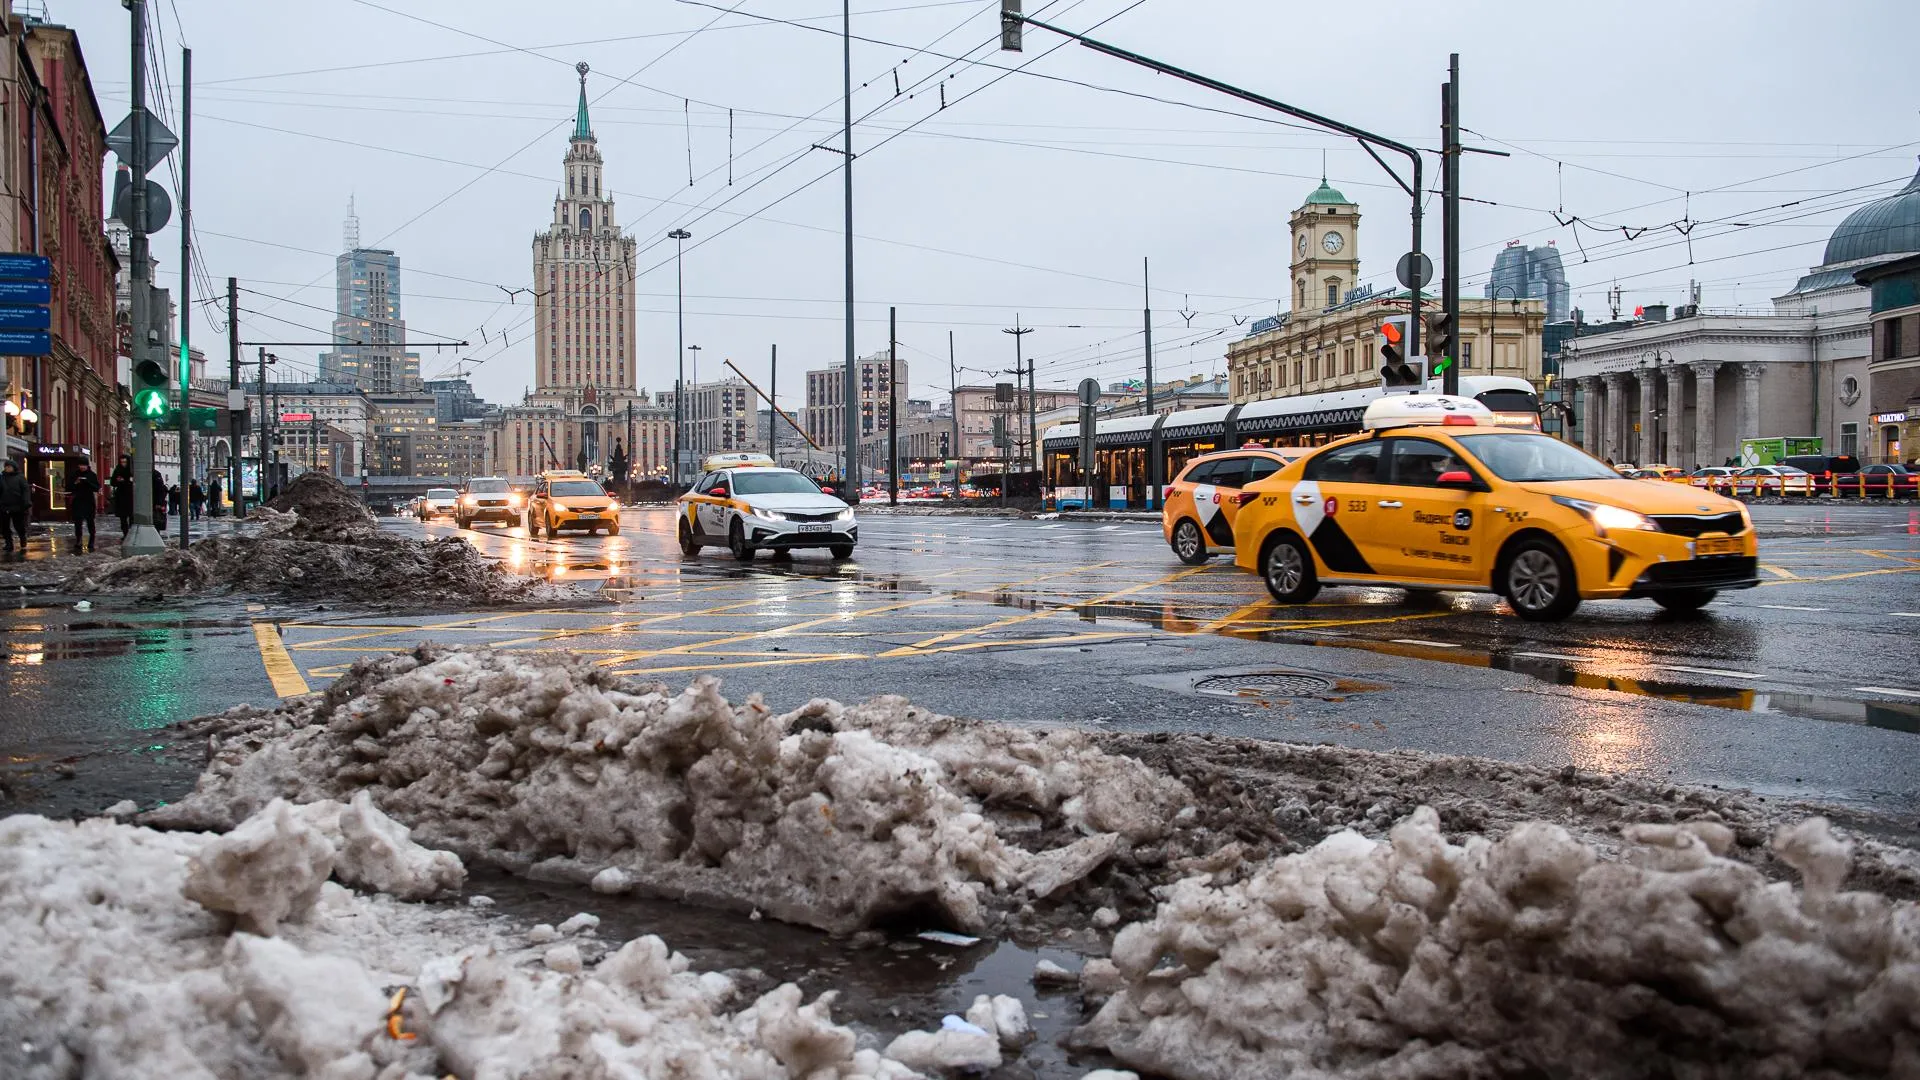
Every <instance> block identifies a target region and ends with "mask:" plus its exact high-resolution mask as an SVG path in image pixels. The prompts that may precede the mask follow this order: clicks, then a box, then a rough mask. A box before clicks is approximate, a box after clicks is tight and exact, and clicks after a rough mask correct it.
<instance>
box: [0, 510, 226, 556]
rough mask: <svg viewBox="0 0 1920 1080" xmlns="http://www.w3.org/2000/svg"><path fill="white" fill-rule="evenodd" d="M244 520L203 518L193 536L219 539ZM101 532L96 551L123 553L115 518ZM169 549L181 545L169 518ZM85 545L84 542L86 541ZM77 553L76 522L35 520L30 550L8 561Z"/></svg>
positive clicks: (104, 521)
mask: <svg viewBox="0 0 1920 1080" xmlns="http://www.w3.org/2000/svg"><path fill="white" fill-rule="evenodd" d="M239 521H240V519H238V518H235V517H232V516H227V517H220V518H205V517H203V518H201V519H200V520H199V521H196V522H194V523H193V525H192V528H191V531H190V536H191V538H192V539H193V540H195V541H199V540H204V539H206V538H207V537H209V536H218V535H221V534H223V533H230V532H233V531H234V529H235V526H236V524H237V523H238V522H239ZM94 524H95V525H97V526H98V527H99V528H98V532H97V533H96V534H95V540H94V550H95V551H96V552H98V553H99V554H102V555H107V554H112V555H118V554H120V522H119V520H118V519H117V518H115V517H113V516H112V515H110V514H109V515H106V516H103V517H99V518H95V519H94ZM162 539H163V540H164V541H165V542H166V545H167V546H168V547H179V546H180V520H179V519H178V518H171V517H170V518H168V519H167V532H166V535H165V536H163V537H162ZM83 542H84V541H83ZM72 554H74V540H73V523H72V522H69V521H62V520H60V519H58V518H55V519H53V520H49V521H35V522H33V523H32V524H31V525H29V526H28V527H27V548H26V551H25V552H24V553H22V552H21V551H20V549H19V547H18V546H17V545H16V546H15V548H14V551H13V555H12V556H11V558H10V559H9V560H7V561H11V562H15V563H19V562H35V561H38V560H41V559H51V558H54V557H55V556H67V555H72Z"/></svg>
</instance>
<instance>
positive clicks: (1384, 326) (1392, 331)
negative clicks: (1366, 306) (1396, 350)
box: [1380, 322, 1404, 345]
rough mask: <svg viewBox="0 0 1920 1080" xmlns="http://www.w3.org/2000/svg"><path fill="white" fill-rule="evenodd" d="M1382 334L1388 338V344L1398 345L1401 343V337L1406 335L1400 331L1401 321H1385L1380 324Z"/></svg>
mask: <svg viewBox="0 0 1920 1080" xmlns="http://www.w3.org/2000/svg"><path fill="white" fill-rule="evenodd" d="M1380 336H1381V337H1383V338H1386V339H1387V344H1389V345H1398V344H1400V339H1401V337H1403V336H1404V335H1402V334H1401V333H1400V324H1399V323H1397V322H1384V323H1381V324H1380Z"/></svg>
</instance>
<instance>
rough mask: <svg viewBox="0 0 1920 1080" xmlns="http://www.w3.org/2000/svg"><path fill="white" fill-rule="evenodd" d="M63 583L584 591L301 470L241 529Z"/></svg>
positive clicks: (375, 594) (95, 568) (473, 600)
mask: <svg viewBox="0 0 1920 1080" xmlns="http://www.w3.org/2000/svg"><path fill="white" fill-rule="evenodd" d="M62 587H63V588H64V589H66V590H68V591H70V592H84V593H91V592H116V593H147V594H154V593H158V594H166V595H177V594H182V593H200V592H216V591H218V592H239V593H271V594H275V595H279V596H284V597H288V598H296V599H321V600H328V599H331V600H342V601H348V602H364V603H390V604H436V603H466V604H510V603H561V602H570V601H580V600H585V599H590V594H587V593H585V592H583V591H581V590H580V589H578V588H576V587H574V586H570V585H553V584H549V583H547V582H544V581H541V580H539V579H537V578H530V577H522V576H520V575H516V574H512V573H509V572H507V571H506V570H504V569H503V568H501V566H500V565H499V564H498V563H496V562H494V561H492V560H490V559H488V558H486V557H485V556H483V555H481V554H480V553H479V552H478V551H476V550H475V549H474V548H473V546H472V545H470V544H468V543H466V542H465V541H463V540H460V539H458V538H457V537H442V538H440V539H438V540H414V539H411V538H408V537H404V536H399V535H396V534H394V533H389V532H384V531H382V530H381V529H380V527H379V526H378V524H376V523H375V521H374V519H373V516H372V515H371V514H369V513H368V512H367V510H366V508H365V507H363V506H361V505H360V502H359V500H358V499H356V498H355V497H354V496H353V494H352V493H351V492H349V491H348V490H347V488H346V486H345V485H344V484H342V483H340V481H338V480H336V479H334V478H333V477H331V476H327V475H325V474H323V473H305V474H302V475H301V476H299V477H297V478H295V480H294V481H293V483H292V484H289V485H288V487H287V490H286V491H284V492H282V493H281V494H280V495H279V496H278V497H277V498H275V499H274V500H273V501H272V502H270V503H269V504H267V505H266V506H263V507H260V508H259V509H257V510H255V511H253V512H252V513H251V514H249V515H247V526H246V527H245V528H244V530H243V531H239V532H234V533H223V534H219V535H215V536H209V537H207V538H206V539H204V540H201V541H199V542H197V543H195V544H194V545H192V546H191V547H190V548H188V549H187V550H186V551H181V550H179V549H177V548H169V549H168V550H166V551H163V552H160V553H159V554H156V555H136V556H132V557H129V558H124V559H112V560H107V561H103V562H100V563H93V564H88V565H85V566H82V567H81V568H80V569H79V570H77V571H75V572H74V573H73V574H72V575H71V576H70V577H68V578H67V579H66V581H65V582H64V583H63V586H62Z"/></svg>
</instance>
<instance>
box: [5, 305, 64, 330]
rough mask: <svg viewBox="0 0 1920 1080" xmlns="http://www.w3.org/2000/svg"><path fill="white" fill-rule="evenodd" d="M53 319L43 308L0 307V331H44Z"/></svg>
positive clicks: (51, 323)
mask: <svg viewBox="0 0 1920 1080" xmlns="http://www.w3.org/2000/svg"><path fill="white" fill-rule="evenodd" d="M52 325H53V318H52V316H51V315H50V314H49V313H48V311H47V309H46V308H43V307H0V330H45V329H47V328H48V327H50V326H52Z"/></svg>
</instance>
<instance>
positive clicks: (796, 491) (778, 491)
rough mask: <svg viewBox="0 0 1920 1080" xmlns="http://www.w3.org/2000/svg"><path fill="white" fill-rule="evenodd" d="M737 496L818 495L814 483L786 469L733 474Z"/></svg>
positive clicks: (757, 470) (748, 470)
mask: <svg viewBox="0 0 1920 1080" xmlns="http://www.w3.org/2000/svg"><path fill="white" fill-rule="evenodd" d="M733 491H734V494H736V495H818V494H820V489H819V488H817V487H815V486H813V481H811V480H809V479H807V478H806V477H804V476H801V475H800V474H799V473H797V472H789V471H787V470H785V469H766V470H761V469H740V470H738V471H736V472H735V473H734V474H733Z"/></svg>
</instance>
